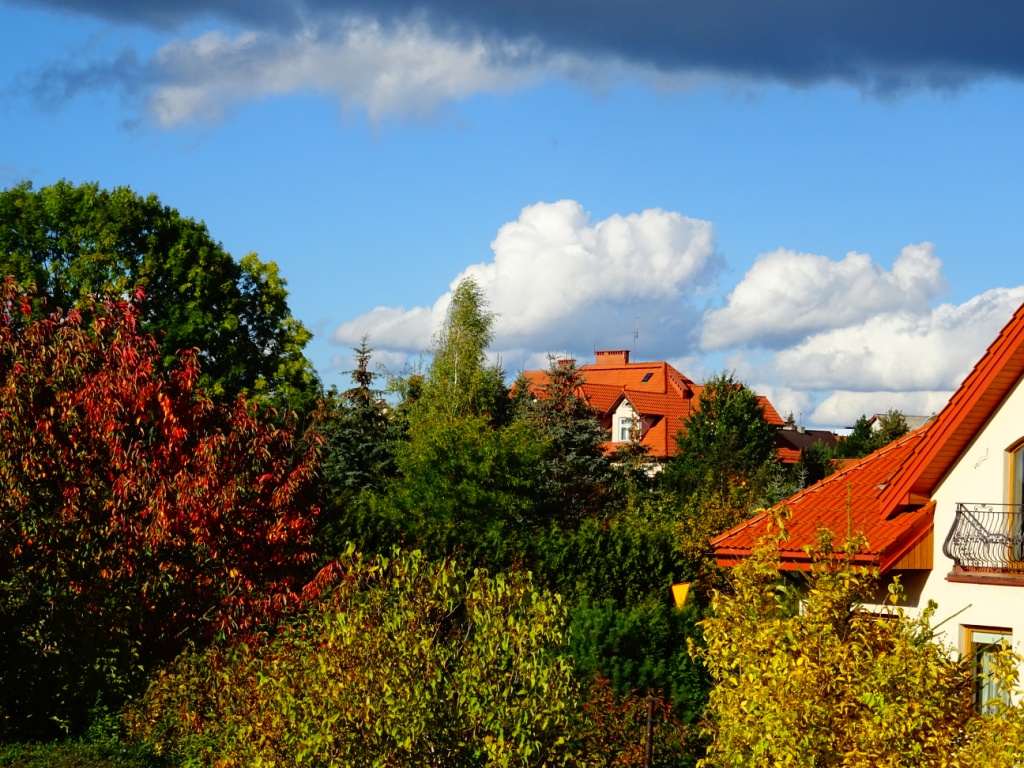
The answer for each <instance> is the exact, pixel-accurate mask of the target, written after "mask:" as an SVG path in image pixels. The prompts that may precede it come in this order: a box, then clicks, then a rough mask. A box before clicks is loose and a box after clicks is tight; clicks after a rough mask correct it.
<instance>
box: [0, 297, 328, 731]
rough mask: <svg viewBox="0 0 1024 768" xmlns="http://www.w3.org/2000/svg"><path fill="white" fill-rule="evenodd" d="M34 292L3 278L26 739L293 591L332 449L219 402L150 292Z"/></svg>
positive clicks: (14, 630) (6, 502) (14, 598)
mask: <svg viewBox="0 0 1024 768" xmlns="http://www.w3.org/2000/svg"><path fill="white" fill-rule="evenodd" d="M31 299H32V297H31V296H30V295H28V294H26V293H24V292H21V291H19V290H18V288H17V286H16V285H15V283H14V281H13V279H12V278H7V279H6V280H5V281H4V282H3V285H2V288H0V647H2V648H3V653H4V663H3V664H2V665H0V735H4V736H8V737H10V736H18V737H21V738H25V737H39V736H45V735H47V734H48V733H50V732H51V731H52V730H53V729H55V728H56V726H57V723H61V724H64V725H66V726H67V727H68V728H69V729H71V730H72V731H75V732H77V731H80V730H81V729H82V728H83V727H84V726H85V725H86V724H87V722H86V721H87V714H88V710H89V708H90V707H92V706H93V705H95V704H97V703H98V704H100V705H105V706H108V707H111V708H116V707H117V706H118V704H119V702H120V700H121V698H122V697H123V696H125V695H128V694H130V693H131V692H132V691H133V690H135V689H136V688H137V686H138V684H139V683H140V681H141V680H142V678H143V675H144V673H145V672H147V671H149V670H152V669H153V667H154V666H156V665H158V664H161V663H165V662H167V661H168V660H170V659H171V658H173V657H174V656H175V655H176V654H177V653H178V652H179V651H180V650H181V649H182V648H183V647H184V646H185V644H186V643H187V642H189V641H190V640H195V641H201V640H203V639H204V638H206V637H208V636H209V635H210V634H212V633H214V632H217V631H221V632H234V631H237V630H239V629H241V628H244V627H246V626H248V625H251V624H253V622H258V621H259V618H260V617H264V618H265V617H267V616H268V615H271V614H273V612H274V611H275V610H276V609H277V608H279V607H280V606H281V605H282V604H283V603H285V602H287V600H288V599H289V596H294V592H295V590H296V589H297V588H298V587H299V586H301V584H302V583H303V582H304V581H305V580H306V579H307V578H308V576H309V573H310V571H309V569H310V560H311V558H312V550H311V547H310V537H311V533H312V526H313V517H314V515H315V507H314V498H315V497H314V490H313V482H314V476H315V472H316V464H317V456H318V450H319V448H318V444H317V441H316V439H315V437H312V436H311V439H310V441H308V442H304V441H303V440H302V439H301V438H300V436H299V435H298V434H297V433H296V431H295V429H294V427H293V426H292V425H289V424H284V425H281V424H276V425H275V424H274V423H272V422H271V420H270V419H269V418H268V415H267V413H266V411H265V410H261V409H259V408H257V407H256V406H254V405H253V404H251V403H249V402H247V401H246V400H244V399H241V398H240V399H239V400H238V401H237V402H236V403H234V405H233V406H230V407H229V406H227V405H216V404H214V403H213V402H212V401H210V400H209V399H208V398H207V397H206V396H205V394H204V393H203V392H202V390H201V389H200V388H199V387H198V379H199V369H198V365H197V362H196V360H195V356H194V355H193V354H191V353H184V354H183V355H182V357H181V359H180V361H179V363H178V365H177V366H175V367H173V368H172V369H171V370H169V371H168V370H166V369H164V368H163V367H162V366H161V365H160V358H159V354H158V351H157V348H156V343H155V341H154V340H153V339H152V337H150V336H148V335H146V334H144V333H142V331H141V328H140V320H139V310H138V307H137V306H136V304H135V303H133V302H128V301H120V302H115V301H107V302H106V303H105V304H102V305H100V304H94V305H92V306H86V307H85V310H84V311H83V312H79V311H78V310H72V311H70V312H68V313H67V314H66V315H65V314H61V313H55V314H53V315H51V316H50V317H46V318H41V319H33V318H32V306H31V304H32V301H31ZM86 316H88V317H89V318H90V320H89V321H88V322H86V320H85V317H86Z"/></svg>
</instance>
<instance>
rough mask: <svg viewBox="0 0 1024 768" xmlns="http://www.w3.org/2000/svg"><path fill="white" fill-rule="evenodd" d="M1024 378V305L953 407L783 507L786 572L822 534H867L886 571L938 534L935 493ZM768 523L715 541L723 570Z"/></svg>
mask: <svg viewBox="0 0 1024 768" xmlns="http://www.w3.org/2000/svg"><path fill="white" fill-rule="evenodd" d="M1022 376H1024V306H1021V307H1020V308H1019V309H1018V310H1017V311H1016V312H1015V313H1014V315H1013V317H1012V318H1011V320H1010V322H1009V323H1007V325H1006V327H1004V328H1003V330H1002V331H1001V332H1000V333H999V335H998V336H997V337H996V339H995V341H994V342H993V343H992V344H991V345H990V346H989V348H988V349H987V350H986V352H985V354H984V355H983V356H982V358H981V360H980V361H979V362H978V364H977V365H975V366H974V369H973V370H972V371H971V373H970V374H968V376H967V378H966V379H964V382H963V383H962V384H961V385H960V387H959V389H957V391H956V392H955V393H954V394H953V397H951V398H950V400H949V403H948V404H947V405H946V407H945V408H943V409H942V411H941V412H940V413H939V415H938V416H936V417H935V419H933V420H932V421H930V422H928V423H927V424H926V425H925V426H923V427H921V428H920V429H918V430H915V431H914V432H911V433H910V434H909V435H907V436H906V437H904V438H902V439H901V440H898V441H896V442H894V443H892V444H890V445H888V446H886V447H885V448H882V449H881V450H879V451H876V452H875V453H873V454H871V455H870V456H867V457H865V458H864V459H861V460H860V461H853V462H850V461H848V462H846V464H845V466H844V467H843V468H842V469H841V470H840V471H838V472H836V473H835V474H833V475H831V476H830V477H827V478H825V479H824V480H822V481H821V482H819V483H817V484H815V485H812V486H811V487H810V488H807V489H805V490H803V491H801V492H800V493H797V494H796V495H794V496H792V497H790V498H789V499H787V500H786V501H784V502H783V503H782V505H780V506H786V507H788V508H789V510H790V511H791V512H792V517H791V518H790V520H789V522H788V524H787V529H788V531H789V536H790V539H789V542H788V544H787V545H786V549H785V551H784V552H782V553H780V554H781V555H782V557H783V560H784V567H790V568H794V567H796V568H798V567H802V566H803V565H804V564H806V562H807V556H806V555H805V554H803V547H804V546H806V545H808V544H810V543H812V542H813V541H814V537H815V532H816V531H817V530H818V529H819V528H828V529H830V530H831V531H832V532H833V533H834V534H837V535H839V536H841V537H844V538H845V536H846V535H847V533H848V532H862V533H864V535H865V537H866V538H867V541H868V547H867V551H866V553H865V555H864V557H865V558H866V559H868V560H870V561H871V562H873V563H875V564H877V565H879V566H881V567H882V569H883V570H884V569H885V568H888V567H891V566H892V564H893V563H895V562H896V561H897V560H898V559H899V557H901V556H902V554H904V553H905V552H906V551H907V550H908V549H909V548H910V547H912V546H913V545H914V544H916V543H917V542H919V541H921V540H922V539H923V538H924V537H925V536H926V535H927V534H928V532H929V531H930V530H931V518H932V510H933V509H934V506H935V502H934V501H933V500H932V499H931V496H932V494H933V493H934V490H935V487H936V486H937V485H938V484H939V482H940V481H941V480H942V478H943V477H944V476H945V474H946V473H947V472H948V471H949V470H950V469H951V468H952V467H953V464H954V463H955V462H956V460H957V459H958V458H959V457H960V455H961V454H962V453H963V451H964V450H965V449H966V448H967V446H968V445H969V444H970V442H971V441H972V440H973V439H974V438H975V436H976V435H977V433H978V431H979V430H980V429H981V427H982V426H983V425H984V424H985V423H986V422H987V421H988V419H989V418H990V417H991V416H992V415H993V414H994V413H995V411H996V409H997V408H998V407H999V405H1000V404H1001V403H1002V402H1003V401H1004V400H1005V399H1006V397H1007V395H1008V394H1009V393H1010V391H1011V390H1012V389H1013V387H1014V386H1015V385H1016V384H1017V382H1018V381H1020V379H1021V377H1022ZM766 523H767V518H766V515H765V514H761V515H757V516H755V517H753V518H751V519H750V520H748V521H747V522H746V523H743V524H742V525H739V526H737V527H736V528H733V529H732V530H730V531H726V532H725V533H723V534H722V535H721V536H719V537H718V538H716V539H714V540H713V541H712V542H711V545H712V547H713V548H714V550H715V554H716V556H717V558H718V561H719V563H721V564H730V563H733V562H736V561H737V560H738V559H740V558H742V557H745V556H746V555H748V554H749V553H750V549H751V547H752V546H754V544H755V543H756V541H757V539H758V538H759V537H760V536H761V535H763V533H764V531H765V526H766Z"/></svg>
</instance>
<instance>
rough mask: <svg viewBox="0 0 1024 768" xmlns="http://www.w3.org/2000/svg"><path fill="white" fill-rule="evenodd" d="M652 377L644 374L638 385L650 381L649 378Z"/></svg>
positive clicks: (649, 374) (651, 374)
mask: <svg viewBox="0 0 1024 768" xmlns="http://www.w3.org/2000/svg"><path fill="white" fill-rule="evenodd" d="M653 375H654V374H653V373H645V374H644V377H643V378H642V379H640V383H641V384H643V383H646V382H648V381H650V380H651V376H653Z"/></svg>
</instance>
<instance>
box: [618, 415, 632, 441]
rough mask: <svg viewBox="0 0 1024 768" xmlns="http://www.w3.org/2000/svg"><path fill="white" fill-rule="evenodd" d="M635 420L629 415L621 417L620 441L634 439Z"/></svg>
mask: <svg viewBox="0 0 1024 768" xmlns="http://www.w3.org/2000/svg"><path fill="white" fill-rule="evenodd" d="M632 432H633V420H632V419H631V418H629V417H628V416H623V417H621V418H620V419H619V442H620V443H628V442H629V441H630V440H631V439H632V434H631V433H632Z"/></svg>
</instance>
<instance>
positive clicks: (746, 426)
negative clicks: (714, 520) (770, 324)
mask: <svg viewBox="0 0 1024 768" xmlns="http://www.w3.org/2000/svg"><path fill="white" fill-rule="evenodd" d="M676 444H677V446H678V451H677V453H676V456H675V457H674V458H673V459H672V460H671V461H670V462H669V465H668V467H667V468H666V470H665V471H666V476H665V480H666V482H667V483H669V484H674V485H675V486H676V487H678V488H681V489H684V490H685V491H686V492H691V491H693V490H695V489H696V488H698V487H700V486H703V487H705V488H706V489H707V490H709V491H710V492H713V493H719V494H722V493H726V492H727V491H728V489H729V487H730V486H734V485H737V484H743V483H745V482H747V481H749V480H751V479H752V478H753V477H754V476H755V475H756V474H757V473H758V472H759V471H760V470H761V469H762V468H763V467H764V466H765V465H766V464H768V463H769V462H771V461H773V460H774V458H775V430H774V428H773V427H772V426H771V425H770V424H769V423H768V422H767V421H766V420H765V417H764V408H763V407H762V406H761V403H760V402H759V401H758V398H757V395H756V394H755V393H754V392H752V391H751V390H749V389H747V388H746V387H744V386H743V385H742V384H741V383H740V382H738V381H736V379H735V378H734V377H733V375H732V374H727V373H722V374H719V375H717V376H714V377H712V378H711V379H709V380H708V381H707V382H705V384H704V388H703V389H702V390H701V393H700V397H699V399H698V403H697V410H696V412H695V413H693V414H692V415H691V416H690V418H689V419H688V420H687V422H686V424H685V426H684V429H683V431H681V432H680V433H679V435H678V436H677V438H676Z"/></svg>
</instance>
